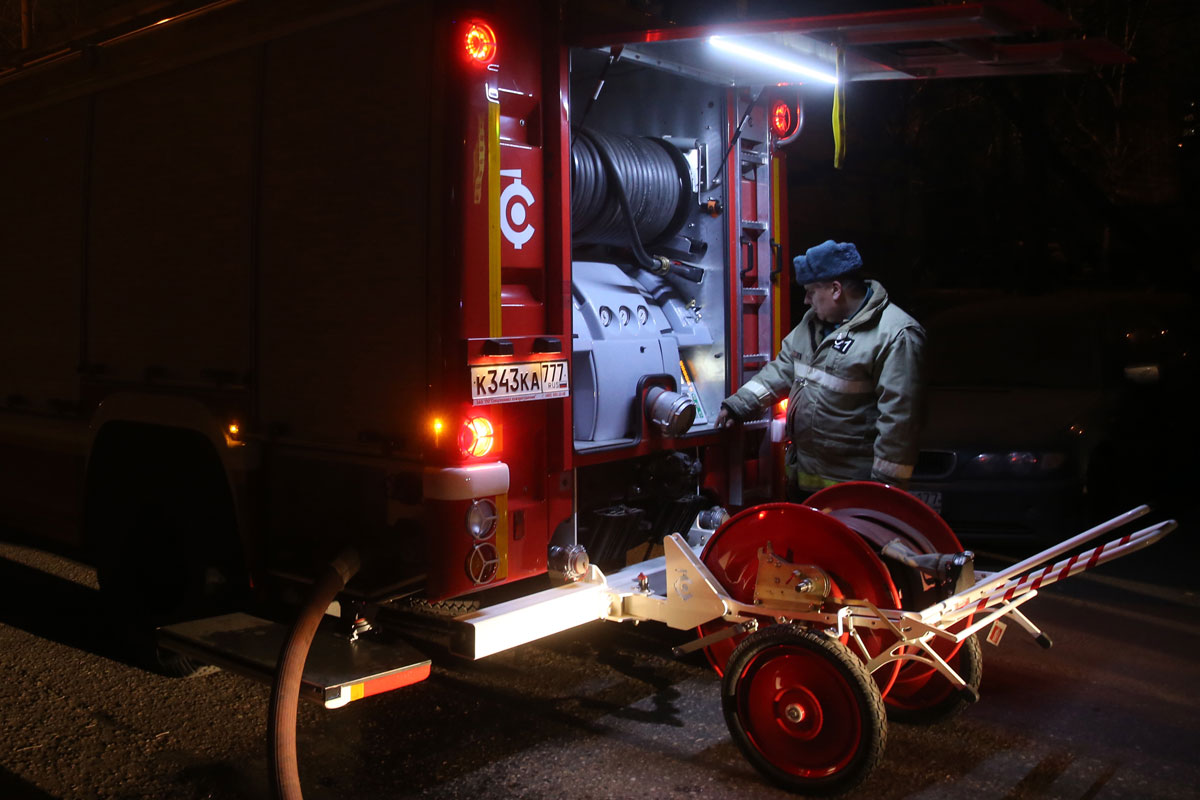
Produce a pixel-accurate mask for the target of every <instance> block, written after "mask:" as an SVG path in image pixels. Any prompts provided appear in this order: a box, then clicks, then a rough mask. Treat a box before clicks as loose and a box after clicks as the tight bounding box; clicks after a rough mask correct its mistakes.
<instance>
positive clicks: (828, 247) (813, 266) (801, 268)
mask: <svg viewBox="0 0 1200 800" xmlns="http://www.w3.org/2000/svg"><path fill="white" fill-rule="evenodd" d="M862 265H863V262H862V256H860V255H859V254H858V248H857V247H855V246H854V245H853V244H851V243H850V242H835V241H834V240H833V239H826V240H825V241H823V242H821V243H820V244H819V245H816V246H815V247H810V248H808V251H807V252H805V253H804V255H802V256H796V257H795V258H794V259H792V266H793V267H795V269H796V283H799V284H801V285H804V284H809V283H822V282H824V281H833V280H837V279H838V278H844V277H845V276H847V275H849V274H851V273H853V272H858V271H859V270H860V269H862Z"/></svg>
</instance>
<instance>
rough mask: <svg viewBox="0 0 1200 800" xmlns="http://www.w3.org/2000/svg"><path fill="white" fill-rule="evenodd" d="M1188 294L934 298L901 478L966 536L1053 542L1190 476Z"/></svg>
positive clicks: (1192, 377)
mask: <svg viewBox="0 0 1200 800" xmlns="http://www.w3.org/2000/svg"><path fill="white" fill-rule="evenodd" d="M1195 312H1196V308H1195V303H1194V301H1192V300H1191V299H1190V298H1189V297H1187V296H1184V295H1175V294H1163V293H1155V292H1129V293H1115V292H1114V293H1077V292H1075V293H1056V294H1050V295H1044V296H1038V297H1027V296H1017V295H1001V296H996V297H993V298H990V299H986V300H975V301H972V302H968V303H966V304H963V305H959V306H956V307H953V308H950V309H944V310H941V311H939V312H937V313H935V314H934V315H932V316H930V318H928V319H927V320H923V322H924V323H925V326H926V330H927V332H928V350H927V366H928V372H927V376H926V377H927V381H926V383H927V406H926V418H925V426H924V430H923V433H922V439H921V452H920V456H919V459H918V463H917V466H916V470H915V472H914V475H913V480H912V483H911V485H910V490H911V491H912V492H913V494H915V495H917V496H918V497H920V498H921V499H923V500H925V502H927V503H928V504H929V505H930V506H932V507H933V508H934V509H936V510H937V511H938V512H939V513H941V514H942V516H943V517H944V518H945V519H946V520H947V522H949V524H950V525H951V527H952V528H954V529H955V531H956V532H957V533H958V534H959V535H960V537H962V538H963V539H966V540H968V541H971V540H976V541H979V540H987V539H1004V540H1012V539H1015V538H1022V539H1029V540H1035V541H1037V542H1039V543H1046V542H1053V541H1058V540H1060V539H1062V538H1064V537H1065V536H1067V535H1069V534H1071V533H1074V532H1076V531H1077V530H1078V529H1080V528H1081V526H1082V525H1083V524H1085V523H1087V522H1090V521H1095V520H1098V519H1100V518H1105V517H1107V516H1111V515H1112V514H1115V513H1119V512H1120V511H1123V510H1125V509H1127V508H1129V507H1132V506H1134V505H1137V504H1139V503H1143V502H1152V503H1153V502H1157V503H1160V504H1163V505H1165V506H1168V507H1171V508H1170V509H1169V510H1173V509H1174V507H1178V506H1180V505H1181V504H1186V503H1188V502H1190V497H1191V496H1190V493H1191V492H1193V491H1194V490H1195V489H1196V488H1197V487H1198V486H1200V484H1198V483H1197V481H1198V478H1200V470H1198V469H1197V466H1196V465H1197V463H1198V462H1200V459H1197V457H1196V454H1197V444H1198V443H1200V435H1198V431H1200V424H1198V422H1197V419H1196V414H1197V409H1196V403H1195V400H1194V398H1195V397H1196V394H1195V391H1196V387H1197V380H1196V377H1197V362H1198V360H1200V355H1198V354H1197V353H1196V351H1195V347H1194V345H1195V343H1196V341H1197V340H1196V336H1195V332H1196V331H1195V328H1196V321H1195V316H1196V315H1195Z"/></svg>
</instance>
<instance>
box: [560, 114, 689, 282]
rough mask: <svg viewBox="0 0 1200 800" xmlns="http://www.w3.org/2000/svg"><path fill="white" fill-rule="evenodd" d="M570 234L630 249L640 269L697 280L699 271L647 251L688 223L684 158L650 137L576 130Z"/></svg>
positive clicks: (578, 239)
mask: <svg viewBox="0 0 1200 800" xmlns="http://www.w3.org/2000/svg"><path fill="white" fill-rule="evenodd" d="M573 132H574V138H573V141H572V143H571V235H572V238H573V239H574V241H575V242H576V243H577V244H614V245H622V246H627V247H629V248H631V249H632V250H633V252H634V257H635V258H636V260H637V263H638V266H639V267H641V268H642V269H646V270H650V271H652V272H655V273H658V274H665V273H666V272H667V271H671V272H675V273H676V274H680V275H682V276H683V277H685V278H687V279H688V280H693V281H699V280H700V279H701V277H702V273H701V271H700V270H699V268H696V267H693V266H691V265H686V264H681V263H679V262H675V263H671V262H670V261H669V260H668V259H665V258H661V257H654V256H651V255H650V254H648V253H647V252H646V250H645V247H644V245H643V242H645V243H649V244H650V245H651V246H653V245H656V244H659V243H662V242H666V241H669V240H670V239H671V238H673V237H674V236H675V235H676V234H678V233H679V230H680V229H681V228H682V227H683V224H684V223H685V222H686V221H687V218H688V215H689V214H690V213H691V210H692V206H693V205H694V203H693V194H692V179H691V173H690V171H689V169H688V164H687V161H686V159H684V157H683V154H682V153H680V152H679V150H678V149H676V148H675V147H674V146H673V145H671V144H670V143H668V142H666V141H664V140H662V139H655V138H652V137H641V136H625V135H622V134H613V133H602V132H600V131H595V130H591V129H589V128H582V127H575V128H573Z"/></svg>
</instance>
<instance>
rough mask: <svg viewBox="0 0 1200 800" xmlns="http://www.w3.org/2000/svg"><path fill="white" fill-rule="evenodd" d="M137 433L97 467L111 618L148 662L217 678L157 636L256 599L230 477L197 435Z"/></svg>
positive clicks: (92, 533) (95, 499) (97, 547)
mask: <svg viewBox="0 0 1200 800" xmlns="http://www.w3.org/2000/svg"><path fill="white" fill-rule="evenodd" d="M122 427H125V426H122ZM128 427H130V428H132V429H135V430H134V433H133V434H132V435H130V436H128V437H122V438H121V439H120V441H119V442H118V441H110V442H108V444H109V445H117V447H118V448H119V452H120V456H119V457H114V456H113V452H114V450H112V449H110V450H109V451H108V453H107V454H106V453H105V452H104V451H102V450H100V447H99V446H98V448H97V451H98V452H97V456H96V457H94V459H93V461H94V462H98V463H94V466H93V467H92V468H90V469H89V473H90V475H91V476H92V477H91V479H90V480H89V508H88V527H89V531H88V533H89V540H90V541H91V543H92V547H93V550H94V554H95V561H96V568H97V576H98V578H99V582H100V590H101V595H102V597H103V600H104V602H105V605H106V606H107V611H108V614H107V617H108V619H109V620H110V621H111V623H112V626H113V632H114V634H115V636H116V637H117V638H118V640H119V641H120V642H121V643H122V644H123V645H125V646H126V647H127V648H128V650H129V651H130V654H131V655H132V656H133V657H134V658H135V659H136V660H137V661H138V662H139V663H141V664H143V665H145V666H147V667H149V668H151V669H154V670H155V671H158V672H161V673H163V674H166V675H171V676H178V677H186V676H191V675H198V674H204V673H207V672H212V671H215V669H216V668H215V667H208V666H206V665H203V664H201V663H199V662H197V661H195V660H194V659H192V658H189V657H187V656H182V655H180V654H178V653H172V652H168V651H166V650H162V649H161V648H159V647H158V646H157V644H156V642H155V633H154V632H155V629H156V628H158V627H159V626H162V625H166V624H170V623H173V622H181V621H185V620H189V619H199V618H201V617H206V616H213V615H216V614H220V613H225V612H228V611H233V610H235V609H237V608H239V607H243V606H244V605H245V603H246V600H247V599H248V597H247V595H248V591H247V586H248V581H247V579H246V571H245V568H244V565H243V563H242V559H241V551H240V547H238V543H237V538H236V524H235V518H234V511H233V501H232V496H231V493H230V491H229V488H228V484H227V483H226V482H225V476H224V472H223V471H221V465H220V461H219V459H218V458H217V455H216V453H215V452H212V448H211V447H210V446H208V444H207V442H205V441H204V440H203V439H201V438H200V437H199V436H197V435H194V434H188V433H184V432H178V433H177V432H166V433H165V434H162V435H161V436H156V435H153V434H149V433H147V431H146V430H140V429H141V428H145V426H128ZM153 430H154V429H149V431H153ZM101 444H102V443H101V442H100V441H99V440H98V445H101ZM205 448H207V452H206V451H205Z"/></svg>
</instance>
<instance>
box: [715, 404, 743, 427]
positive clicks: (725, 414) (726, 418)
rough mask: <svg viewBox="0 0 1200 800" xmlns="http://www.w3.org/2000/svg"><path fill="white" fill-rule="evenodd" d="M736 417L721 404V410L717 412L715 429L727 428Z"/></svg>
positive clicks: (734, 421) (732, 424) (735, 420)
mask: <svg viewBox="0 0 1200 800" xmlns="http://www.w3.org/2000/svg"><path fill="white" fill-rule="evenodd" d="M737 421H738V420H737V417H735V416H733V413H732V412H731V411H730V410H729V409H728V408H727V407H726V406H721V410H720V411H718V412H717V422H716V427H717V430H728V429H729V428H732V427H733V426H734V424H735V423H736V422H737Z"/></svg>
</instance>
